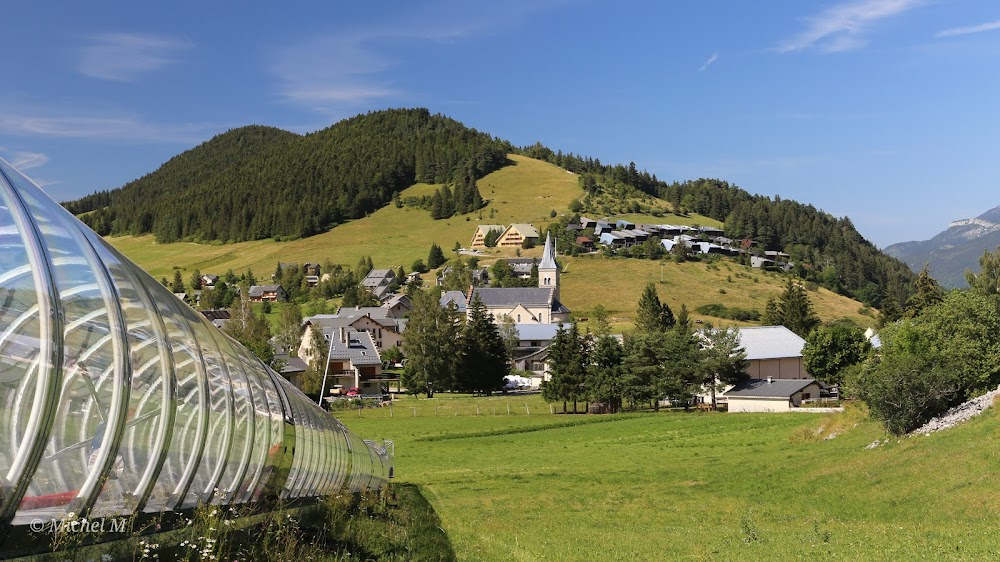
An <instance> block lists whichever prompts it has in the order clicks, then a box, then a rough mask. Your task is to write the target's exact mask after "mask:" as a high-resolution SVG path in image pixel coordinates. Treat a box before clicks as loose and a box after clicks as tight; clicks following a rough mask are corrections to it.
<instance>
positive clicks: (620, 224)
mask: <svg viewBox="0 0 1000 562" xmlns="http://www.w3.org/2000/svg"><path fill="white" fill-rule="evenodd" d="M615 227H616V228H617V229H618V230H631V229H633V228H635V223H634V222H632V221H627V220H625V219H618V221H617V222H615Z"/></svg>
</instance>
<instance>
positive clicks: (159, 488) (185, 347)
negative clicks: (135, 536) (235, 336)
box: [145, 277, 209, 512]
mask: <svg viewBox="0 0 1000 562" xmlns="http://www.w3.org/2000/svg"><path fill="white" fill-rule="evenodd" d="M149 281H152V278H148V277H147V278H146V282H147V283H148V282H149ZM153 282H154V283H155V281H153ZM157 285H159V284H157ZM150 292H151V293H152V295H153V300H154V302H156V308H157V310H158V311H159V313H160V316H161V317H162V318H163V322H164V325H165V326H166V330H167V335H168V336H169V338H170V347H171V350H172V352H173V364H174V379H175V385H176V390H175V400H174V407H175V413H174V424H173V429H172V431H171V436H170V445H169V446H168V447H167V456H166V458H165V459H164V461H163V468H161V469H160V475H159V477H158V478H157V481H156V485H155V486H154V487H153V492H152V494H151V495H150V496H149V499H148V500H147V501H146V506H145V511H146V512H157V511H162V510H164V509H167V508H168V507H169V508H172V507H174V506H175V505H176V504H177V503H178V500H179V499H180V498H181V497H182V496H183V494H184V489H185V488H186V487H187V485H188V483H189V481H190V480H191V479H192V478H193V476H194V471H195V468H196V467H197V463H198V459H199V453H200V452H201V448H202V446H203V445H204V442H205V434H206V433H207V431H208V395H209V390H208V379H207V377H206V375H205V367H204V365H203V364H202V362H201V354H200V352H199V350H198V342H197V340H195V338H194V331H193V330H192V328H191V323H190V322H189V321H188V319H187V318H185V314H184V312H185V309H187V306H186V305H184V304H183V303H182V302H180V300H178V299H177V297H175V296H174V295H172V294H170V293H169V292H168V291H166V290H162V291H160V290H156V289H155V288H154V289H153V290H151V291H150ZM186 312H187V315H188V316H191V315H196V314H197V313H196V312H194V311H191V310H190V309H187V311H186ZM192 320H193V321H194V322H200V320H199V319H198V318H197V316H195V317H194V318H192Z"/></svg>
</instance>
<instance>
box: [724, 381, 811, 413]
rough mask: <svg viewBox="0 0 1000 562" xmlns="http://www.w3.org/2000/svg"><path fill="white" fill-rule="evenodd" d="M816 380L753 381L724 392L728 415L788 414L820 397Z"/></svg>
mask: <svg viewBox="0 0 1000 562" xmlns="http://www.w3.org/2000/svg"><path fill="white" fill-rule="evenodd" d="M819 391H820V386H819V383H818V382H816V381H815V380H813V379H775V378H770V377H769V378H766V379H750V380H749V381H746V382H743V383H740V384H739V385H737V386H735V387H733V388H731V389H729V390H727V391H726V392H724V393H723V395H722V396H723V397H724V398H725V399H726V402H727V403H728V404H729V412H730V413H733V412H787V411H789V410H791V409H792V408H797V407H799V406H800V405H801V404H802V401H803V400H809V399H816V398H819Z"/></svg>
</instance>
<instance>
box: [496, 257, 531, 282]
mask: <svg viewBox="0 0 1000 562" xmlns="http://www.w3.org/2000/svg"><path fill="white" fill-rule="evenodd" d="M503 261H506V262H507V265H509V266H510V270H511V272H513V273H514V277H519V278H521V279H527V278H529V277H531V268H532V267H534V266H535V265H536V264H537V263H538V260H536V259H535V258H511V259H506V260H503Z"/></svg>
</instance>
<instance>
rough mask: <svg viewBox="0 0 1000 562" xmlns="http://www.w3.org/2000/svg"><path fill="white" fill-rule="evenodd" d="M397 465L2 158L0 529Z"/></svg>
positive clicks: (325, 485)
mask: <svg viewBox="0 0 1000 562" xmlns="http://www.w3.org/2000/svg"><path fill="white" fill-rule="evenodd" d="M391 463H392V458H391V455H390V454H389V453H388V452H387V451H386V448H385V447H379V446H377V445H376V444H374V443H373V442H365V441H362V440H361V439H360V438H359V437H357V436H356V435H354V434H353V433H351V432H350V431H348V430H347V429H346V428H345V427H344V426H343V425H342V424H341V423H340V422H338V421H337V420H336V419H334V418H333V417H331V416H330V415H329V414H327V413H326V412H324V411H323V410H321V409H320V408H318V407H317V406H316V405H315V404H313V403H312V401H311V400H309V399H308V398H306V396H305V395H303V394H302V393H301V392H299V391H298V390H297V389H296V388H294V387H293V386H292V385H291V384H290V383H288V382H287V381H286V380H285V379H284V378H282V377H281V376H280V375H278V374H276V373H275V372H274V371H273V370H271V369H270V368H269V367H267V366H266V365H264V364H263V363H262V362H261V361H260V360H258V359H257V358H256V357H255V356H254V355H252V354H251V353H250V352H249V351H248V350H246V349H245V348H244V347H243V346H241V345H240V344H239V343H237V342H235V341H233V340H232V339H231V338H229V337H228V336H226V335H225V334H223V333H222V332H220V331H218V330H217V329H216V328H215V327H214V326H212V325H211V323H209V322H208V321H207V320H206V319H205V318H204V317H203V316H202V315H201V314H199V313H197V312H196V311H194V310H192V309H191V308H190V307H188V306H187V305H186V304H184V303H182V302H181V301H179V300H178V299H177V298H176V297H175V296H174V295H173V294H171V293H170V292H169V291H168V290H167V289H166V288H164V287H163V286H161V285H160V284H159V283H157V282H156V280H154V279H153V278H151V277H150V276H149V275H147V274H146V273H145V272H144V271H143V270H142V269H140V268H139V267H138V266H136V265H135V264H133V263H132V262H130V261H129V260H127V259H126V258H125V257H123V256H122V255H121V254H119V253H118V252H117V251H116V250H115V249H114V248H113V247H111V246H110V245H109V244H107V243H106V242H105V241H104V240H103V239H102V238H101V237H100V236H98V235H97V234H95V233H94V232H93V231H91V230H90V229H89V228H87V227H86V226H85V225H84V224H83V223H81V222H80V221H78V220H77V219H76V218H75V217H74V216H72V215H71V214H70V213H69V212H67V211H66V210H65V209H63V208H62V207H61V206H60V205H59V204H57V203H56V202H54V201H52V200H51V199H50V198H49V197H48V196H46V195H45V194H44V192H43V191H42V190H41V189H40V188H39V187H38V186H37V185H35V184H34V183H33V182H31V180H29V179H28V178H27V177H26V176H24V175H22V174H21V173H20V172H18V171H17V170H15V169H14V168H13V167H12V166H10V165H9V164H8V163H7V162H5V161H3V160H2V159H0V526H7V525H8V524H13V525H26V524H28V523H29V522H31V521H37V520H43V521H45V520H54V519H62V518H65V517H66V516H67V515H69V514H73V515H75V516H78V517H79V516H87V517H105V516H112V515H129V514H132V513H136V512H160V511H170V510H179V509H186V508H191V507H194V506H196V505H197V504H199V503H214V504H237V503H253V502H259V501H261V500H264V499H266V498H272V499H277V498H284V499H294V498H300V497H315V496H319V495H325V494H330V493H335V492H340V491H351V492H362V491H365V490H370V489H376V488H379V487H381V486H383V485H384V483H385V482H386V481H387V479H388V478H389V475H390V474H391Z"/></svg>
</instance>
